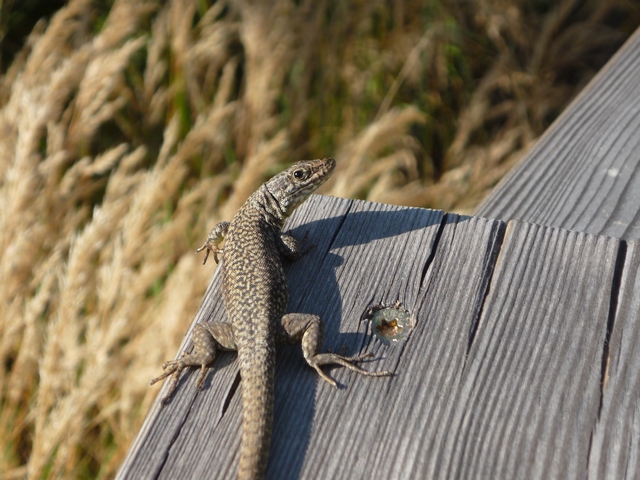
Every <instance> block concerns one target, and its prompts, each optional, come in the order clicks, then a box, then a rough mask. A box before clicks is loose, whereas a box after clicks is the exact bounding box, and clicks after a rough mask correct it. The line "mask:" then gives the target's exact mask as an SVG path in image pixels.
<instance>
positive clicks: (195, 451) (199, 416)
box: [118, 197, 495, 478]
mask: <svg viewBox="0 0 640 480" xmlns="http://www.w3.org/2000/svg"><path fill="white" fill-rule="evenodd" d="M442 221H443V214H442V212H433V211H426V210H421V209H412V208H403V207H392V206H386V205H376V204H368V203H364V202H356V201H349V200H342V199H330V198H328V197H324V198H323V197H312V198H311V199H310V200H309V201H308V202H307V203H305V205H303V206H302V207H301V208H300V209H299V210H298V211H297V212H296V215H295V216H294V217H292V219H291V226H292V227H293V228H294V232H295V233H297V235H304V233H303V232H304V231H306V230H309V231H310V238H311V239H313V241H314V242H315V243H316V244H317V246H316V248H315V249H314V250H312V252H310V253H309V254H308V255H307V256H305V257H304V258H303V259H301V260H299V261H298V262H295V263H293V264H291V265H289V266H288V268H287V276H288V279H289V282H290V288H291V302H290V303H291V305H290V311H304V312H309V313H317V314H320V315H322V316H323V318H324V319H325V322H326V340H325V347H326V348H328V349H330V350H333V351H341V352H343V351H344V352H345V353H347V354H353V353H356V352H360V351H366V350H369V351H373V352H374V353H375V354H376V355H377V356H380V355H384V357H385V358H384V359H383V360H378V361H375V362H372V363H370V364H368V365H367V367H368V368H376V369H385V368H391V369H393V368H394V365H396V364H397V363H398V362H399V359H400V356H401V353H402V349H400V348H396V349H393V348H389V347H385V346H383V345H382V344H381V343H380V342H374V341H373V339H372V337H371V336H370V335H369V334H368V324H367V322H362V321H360V317H361V314H362V312H363V311H364V310H365V309H366V307H368V306H369V305H370V304H371V303H372V302H373V303H376V302H395V301H396V300H400V301H401V302H403V303H404V304H405V305H413V304H415V302H416V298H417V297H418V296H419V295H420V292H421V289H420V285H421V283H422V280H423V274H424V272H425V271H426V270H427V267H428V265H429V264H430V263H431V260H432V251H433V249H434V245H435V242H436V239H437V236H438V232H439V231H440V229H441V225H442ZM494 223H495V222H494ZM299 225H302V227H301V228H297V229H296V228H295V227H297V226H299ZM296 230H297V231H296ZM478 301H479V300H478ZM221 303H222V302H221V301H220V299H219V286H218V279H217V276H214V279H213V281H212V285H211V288H210V290H209V293H208V296H207V298H206V300H205V302H204V304H203V307H202V308H201V311H200V312H199V314H198V316H197V319H198V320H200V319H203V318H206V319H209V318H223V316H222V312H221V311H220V308H221ZM186 346H187V348H188V347H189V342H188V341H187V342H186ZM277 365H278V367H277V374H276V407H275V408H276V412H275V417H276V420H275V425H274V430H275V432H274V441H273V446H272V454H271V460H270V464H269V476H271V477H272V478H295V477H297V476H298V475H299V474H301V475H303V476H304V473H302V472H304V471H307V469H309V468H310V469H311V471H314V472H315V471H317V470H318V468H319V466H318V465H317V463H316V461H315V460H314V457H313V454H312V453H313V452H318V451H320V448H321V447H318V445H320V446H323V448H329V447H331V451H332V452H335V449H336V445H338V446H342V447H341V448H340V450H341V451H342V452H343V453H346V451H347V450H350V451H351V452H354V451H355V445H354V444H353V439H354V434H355V433H354V429H355V428H356V426H357V425H360V423H358V422H363V421H364V422H366V417H363V415H362V411H363V408H362V407H363V402H364V399H368V398H370V397H371V396H372V395H374V393H375V392H384V391H387V390H388V389H389V384H390V382H393V380H391V379H372V378H365V377H360V376H357V375H354V374H352V373H351V372H349V371H347V370H344V369H334V370H332V372H331V373H332V375H334V376H335V378H336V379H337V381H338V382H339V383H340V384H341V385H343V386H344V388H341V389H339V390H335V389H333V388H331V387H329V386H328V385H325V384H324V383H319V380H318V378H317V376H316V374H315V373H314V372H313V371H312V370H311V369H309V368H308V367H306V366H305V364H304V361H303V359H302V356H301V353H300V351H299V348H297V347H286V348H281V349H280V350H279V352H278V359H277ZM193 382H194V375H189V376H188V378H187V379H186V380H184V381H182V382H181V385H180V386H179V389H178V392H177V394H178V395H177V397H176V399H175V400H174V401H172V402H171V403H170V404H169V405H167V406H166V407H164V408H158V406H157V405H155V406H154V407H153V409H152V411H151V413H150V414H149V417H148V418H147V420H146V421H145V425H144V427H143V429H142V431H141V433H140V435H139V437H138V439H137V440H136V443H135V445H134V447H133V448H132V450H131V452H130V454H129V456H128V458H127V460H126V462H125V464H124V465H123V467H122V469H121V471H120V473H119V475H118V478H167V477H172V478H205V477H207V478H208V477H210V476H211V475H212V472H215V474H216V476H217V477H219V478H233V477H234V476H235V471H236V464H237V454H238V450H239V431H240V405H239V398H238V397H239V395H237V394H236V393H238V392H239V390H238V375H237V367H236V365H235V359H234V356H232V355H231V354H225V355H220V358H218V359H216V372H215V375H213V374H211V373H210V374H209V376H208V377H207V380H206V381H205V389H204V390H203V391H202V392H200V393H198V394H197V395H196V392H195V388H194V385H193ZM239 388H240V389H241V388H242V386H241V385H240V387H239ZM353 402H355V404H353ZM366 404H367V408H366V411H367V412H369V413H370V414H372V415H376V414H377V413H379V414H381V415H382V414H384V406H383V405H377V404H375V403H372V402H370V401H367V402H366ZM347 405H349V407H347ZM376 409H379V410H380V411H379V412H378V411H377V410H376ZM336 411H344V414H345V415H346V417H347V418H350V419H351V421H350V422H346V421H344V422H341V423H339V424H338V425H333V420H334V417H333V414H334V413H335V412H336ZM336 418H337V417H336ZM354 422H356V423H355V424H354ZM330 423H331V424H332V431H331V432H330V433H328V432H325V431H324V430H323V428H322V427H323V426H324V428H326V426H327V425H329V424H330ZM356 435H357V434H356ZM349 444H351V448H350V449H347V448H344V447H345V445H349ZM305 452H306V454H305ZM332 456H334V457H335V458H334V459H333V460H332V461H331V462H329V463H330V464H331V465H333V467H335V466H336V465H338V463H337V458H338V457H337V455H335V454H334V453H332ZM343 461H344V459H343ZM319 463H321V464H324V463H327V460H326V459H324V458H323V459H321V460H320V461H319ZM347 463H349V464H350V465H351V468H354V465H356V463H354V461H353V459H351V460H350V461H349V462H347ZM338 466H339V465H338ZM283 475H284V476H283ZM314 476H315V475H314Z"/></svg>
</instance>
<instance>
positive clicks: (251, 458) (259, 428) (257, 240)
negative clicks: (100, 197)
mask: <svg viewBox="0 0 640 480" xmlns="http://www.w3.org/2000/svg"><path fill="white" fill-rule="evenodd" d="M335 165H336V162H335V160H334V159H333V158H324V159H318V160H303V161H301V162H298V163H296V164H294V165H293V166H291V167H290V168H288V169H287V170H285V171H283V172H282V173H280V174H278V175H276V176H274V177H273V178H271V179H270V180H269V181H267V182H266V183H265V184H263V185H262V186H261V187H260V188H258V190H257V191H256V192H255V193H253V194H252V195H251V196H250V197H249V199H248V200H247V201H246V202H245V203H244V205H243V206H242V207H241V208H240V210H239V211H238V212H237V213H236V215H235V216H234V218H233V219H232V221H231V222H220V223H218V224H216V225H215V226H214V227H213V229H212V230H211V232H210V233H209V235H208V237H207V240H206V242H205V243H204V244H203V245H202V246H201V247H200V248H199V249H198V250H197V253H198V252H201V251H202V250H206V252H205V257H204V261H203V264H205V263H206V261H207V258H208V256H209V253H213V258H214V260H215V262H216V263H218V262H219V257H218V256H219V255H220V254H221V255H222V257H221V260H222V265H221V268H222V297H223V301H224V305H225V310H226V312H227V317H228V319H229V322H228V323H226V322H204V323H198V324H197V325H196V326H195V327H194V331H193V344H194V351H193V352H192V353H186V352H185V353H184V354H183V355H182V356H181V357H179V358H178V359H176V360H172V361H168V362H165V364H164V365H163V366H162V368H163V370H164V373H163V374H162V375H160V376H159V377H157V378H154V379H153V380H152V381H151V385H153V384H154V383H156V382H158V381H160V380H162V379H164V378H166V377H168V376H170V375H173V378H172V379H171V384H170V386H169V389H168V393H167V395H166V396H165V397H164V398H163V400H162V402H163V404H165V403H166V402H167V401H168V400H169V399H170V398H171V396H172V395H173V393H174V392H175V390H176V387H177V385H178V379H179V376H180V373H181V372H182V371H183V370H184V369H186V368H188V367H191V366H194V367H200V369H201V371H200V375H199V377H198V380H197V382H196V385H197V388H198V389H200V388H201V385H202V382H203V380H204V378H205V375H206V371H207V369H208V365H209V364H211V362H213V360H214V358H215V356H216V351H218V350H237V352H238V360H239V366H240V378H241V381H242V390H241V391H242V397H241V403H242V438H241V446H240V460H239V465H238V479H241V480H248V479H261V478H264V475H265V471H266V466H267V458H268V455H269V448H270V444H271V432H272V423H273V402H274V374H275V345H276V343H280V344H291V343H301V344H302V352H303V356H304V359H305V360H306V362H307V364H308V365H309V366H311V367H313V368H314V369H315V370H316V371H317V372H318V374H319V375H320V377H321V378H322V379H324V380H326V381H327V382H329V383H330V384H331V385H333V386H334V387H337V384H336V382H335V380H333V379H332V378H331V377H329V376H328V375H327V374H326V373H325V372H323V371H322V369H321V368H320V367H321V366H323V365H328V364H338V365H342V366H344V367H347V368H349V369H351V370H353V371H355V372H357V373H360V374H362V375H368V376H374V377H380V376H389V375H391V373H390V372H387V371H380V372H372V371H367V370H364V369H362V368H360V367H358V366H356V365H354V363H357V362H360V361H362V360H364V359H366V358H371V356H372V355H371V354H363V355H356V356H352V357H345V356H342V355H338V354H335V353H321V348H322V342H323V337H324V326H323V322H322V319H321V318H320V316H318V315H312V314H303V313H286V309H287V303H288V297H289V293H288V285H287V279H286V277H285V274H284V270H283V266H282V257H285V258H287V259H289V260H295V259H297V258H299V257H300V256H301V255H302V254H304V253H306V251H305V250H303V248H302V246H301V245H300V243H299V242H298V241H297V240H296V239H295V238H294V237H293V236H292V235H290V234H289V233H283V232H282V229H283V226H284V222H285V220H286V219H287V218H288V217H289V216H290V215H291V214H292V213H293V211H294V210H295V209H296V208H297V207H298V206H299V205H300V204H302V203H303V202H304V201H305V200H306V199H307V198H308V197H309V195H311V193H312V192H314V191H315V190H316V189H317V188H318V187H319V186H320V185H322V184H323V183H325V181H326V180H327V179H328V178H329V177H330V176H331V174H332V173H333V170H334V169H335ZM305 240H306V237H305ZM223 241H224V246H223V248H220V244H221V243H222V242H223Z"/></svg>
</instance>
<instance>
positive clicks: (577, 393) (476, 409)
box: [421, 222, 619, 479]
mask: <svg viewBox="0 0 640 480" xmlns="http://www.w3.org/2000/svg"><path fill="white" fill-rule="evenodd" d="M618 248H619V241H618V240H616V239H613V238H607V237H597V236H593V235H587V234H584V233H576V232H570V231H566V230H560V229H554V228H549V227H541V226H538V225H532V224H527V223H523V222H510V223H509V225H508V228H507V233H506V235H505V241H504V243H503V246H502V250H501V252H500V256H499V258H498V262H497V265H496V269H495V273H494V276H493V278H492V281H491V286H490V293H489V295H488V297H487V300H486V302H485V305H484V309H483V312H482V317H481V319H480V326H479V328H478V331H477V334H476V336H475V340H474V342H473V344H472V346H471V349H470V351H469V356H468V358H467V363H466V366H465V370H464V372H463V375H462V378H461V380H460V384H461V386H460V393H459V396H458V398H457V400H456V402H455V406H454V407H453V408H452V410H451V413H450V414H449V415H448V417H447V418H446V419H444V420H442V426H441V428H443V429H445V428H446V430H447V431H446V433H445V434H444V435H443V437H444V438H443V440H442V442H443V445H442V446H441V447H440V448H441V451H440V452H439V453H438V456H437V461H435V463H434V461H433V460H432V461H431V463H429V466H431V468H430V469H428V470H427V472H426V473H427V474H426V475H424V476H423V477H424V478H426V477H429V476H434V477H440V478H504V479H510V478H540V479H547V478H563V479H565V478H579V479H583V478H586V473H587V462H588V454H589V443H590V436H591V431H592V426H593V424H594V422H595V419H596V417H597V414H598V407H599V402H600V380H601V368H600V366H601V364H602V352H603V345H604V342H605V336H606V329H607V321H606V320H607V317H608V311H609V302H610V296H611V284H612V279H613V276H614V270H615V264H616V258H617V252H618ZM429 474H432V475H429ZM421 476H422V475H421Z"/></svg>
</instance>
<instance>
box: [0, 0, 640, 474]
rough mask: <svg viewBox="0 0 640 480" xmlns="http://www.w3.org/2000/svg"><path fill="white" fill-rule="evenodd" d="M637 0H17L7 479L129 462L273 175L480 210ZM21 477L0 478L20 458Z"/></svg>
mask: <svg viewBox="0 0 640 480" xmlns="http://www.w3.org/2000/svg"><path fill="white" fill-rule="evenodd" d="M638 25H640V2H638V1H637V0H583V1H578V0H560V1H558V0H466V1H460V0H440V1H437V0H434V1H427V0H423V1H419V0H404V1H403V0H397V1H393V0H387V1H378V0H366V1H340V0H313V1H311V0H297V1H293V0H271V1H268V2H260V1H256V2H249V1H241V0H239V1H223V0H221V1H213V0H168V1H158V0H122V1H120V0H115V1H113V0H111V1H106V0H105V1H98V0H96V1H90V0H71V1H68V2H63V1H59V0H46V1H45V0H0V42H1V43H0V247H1V248H0V253H1V255H2V259H1V264H0V357H1V360H2V362H1V363H0V478H5V479H13V478H16V479H18V478H25V477H27V476H28V477H29V478H34V479H35V478H112V477H113V476H114V474H115V472H116V471H117V468H118V466H119V465H120V463H121V462H122V460H123V458H124V455H125V454H126V452H127V450H128V448H129V446H130V444H131V442H132V441H133V439H134V438H135V435H136V433H137V431H138V429H139V428H140V425H141V424H142V421H143V419H144V416H145V414H146V412H147V410H148V409H149V407H150V405H151V403H152V401H153V399H154V397H155V395H156V394H157V393H158V391H159V387H157V386H156V387H149V386H148V382H149V380H150V379H151V378H153V377H155V376H156V375H158V374H159V372H160V371H161V365H162V363H163V362H164V361H165V360H167V359H170V358H173V356H174V355H175V353H176V351H177V349H178V347H179V345H180V343H181V341H182V339H183V335H184V333H185V332H186V329H187V327H188V325H189V324H190V322H191V321H192V319H193V315H194V314H195V311H196V310H197V308H198V306H199V303H200V301H201V298H202V295H203V293H204V291H205V289H206V286H207V284H208V282H209V280H210V278H211V275H212V273H213V271H214V267H213V266H212V265H207V266H206V267H202V266H201V265H200V263H201V261H202V258H200V257H197V256H196V255H194V250H195V248H196V247H198V246H199V245H201V244H202V242H203V241H204V239H205V238H206V235H207V233H208V230H209V229H210V228H211V227H212V226H213V225H214V224H215V223H216V222H217V221H220V220H229V219H231V217H232V215H233V214H234V213H235V211H236V210H237V208H238V207H239V205H241V204H242V202H243V201H244V200H245V199H246V198H247V197H248V196H249V195H250V194H251V193H252V192H253V191H254V190H255V188H256V187H257V186H258V185H259V184H261V183H262V182H263V181H264V180H265V179H267V178H268V177H270V176H271V175H273V174H275V173H277V172H279V171H280V170H282V169H283V168H285V167H286V166H288V165H290V164H291V163H292V162H294V161H296V160H299V159H303V158H317V157H325V156H333V157H335V158H336V159H337V161H338V167H337V170H336V172H335V173H334V175H333V178H332V180H331V181H330V182H329V183H328V184H327V185H325V186H324V187H323V189H322V190H321V193H324V194H330V195H335V196H340V197H346V198H361V199H367V200H371V201H377V202H384V203H393V204H400V205H411V206H419V207H427V208H438V209H444V210H446V211H455V212H461V213H471V212H473V209H474V207H475V206H476V205H477V204H478V203H479V202H480V200H481V199H482V198H483V197H484V196H485V195H486V194H487V193H488V192H489V191H490V190H491V189H492V188H493V187H494V186H495V185H496V183H497V182H498V181H499V180H500V178H502V177H503V176H504V175H505V173H506V172H507V171H508V170H509V169H510V168H511V167H512V166H513V165H514V164H515V163H516V162H517V161H518V159H519V158H521V157H522V155H523V154H524V153H525V152H526V151H527V149H528V148H529V147H530V146H531V145H532V144H533V142H535V140H536V139H537V138H538V137H539V136H540V135H541V134H542V133H543V132H544V131H545V129H546V128H547V127H548V126H549V125H550V124H551V123H552V122H553V121H554V119H555V118H556V117H557V116H558V115H559V114H560V113H561V112H562V110H563V108H565V106H566V105H567V104H568V103H569V102H570V101H571V99H572V98H574V97H575V96H576V94H577V93H578V92H579V91H580V90H581V89H582V88H583V87H584V86H585V85H586V84H587V83H588V81H589V80H590V79H591V78H592V77H593V75H594V74H595V73H597V71H598V70H599V69H600V68H601V67H602V66H603V65H604V64H605V63H606V61H607V60H608V59H609V58H610V57H611V56H612V55H613V54H614V53H615V52H616V50H617V49H618V48H619V47H620V46H621V45H622V44H623V42H624V41H625V40H626V38H628V37H629V35H631V34H632V33H633V32H634V30H635V29H636V28H637V27H638ZM2 475H4V476H2Z"/></svg>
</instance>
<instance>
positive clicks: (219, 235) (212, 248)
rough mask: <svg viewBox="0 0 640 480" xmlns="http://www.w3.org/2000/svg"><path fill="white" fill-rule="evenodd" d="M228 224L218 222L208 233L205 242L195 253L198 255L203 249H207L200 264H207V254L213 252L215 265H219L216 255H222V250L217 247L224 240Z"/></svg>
mask: <svg viewBox="0 0 640 480" xmlns="http://www.w3.org/2000/svg"><path fill="white" fill-rule="evenodd" d="M229 225H230V223H229V222H219V223H216V224H215V226H214V227H213V228H212V229H211V231H210V232H209V235H208V236H207V241H206V242H204V243H203V244H202V246H201V247H200V248H199V249H197V250H196V253H200V252H201V251H202V250H204V249H205V248H206V249H207V251H206V253H205V254H204V260H203V261H202V264H203V265H204V264H205V263H207V258H209V253H210V252H213V259H214V260H215V261H216V263H220V262H219V259H218V254H219V253H222V251H223V249H222V248H220V247H219V246H218V245H220V243H221V242H222V241H223V240H224V237H225V236H226V235H227V230H229Z"/></svg>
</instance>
